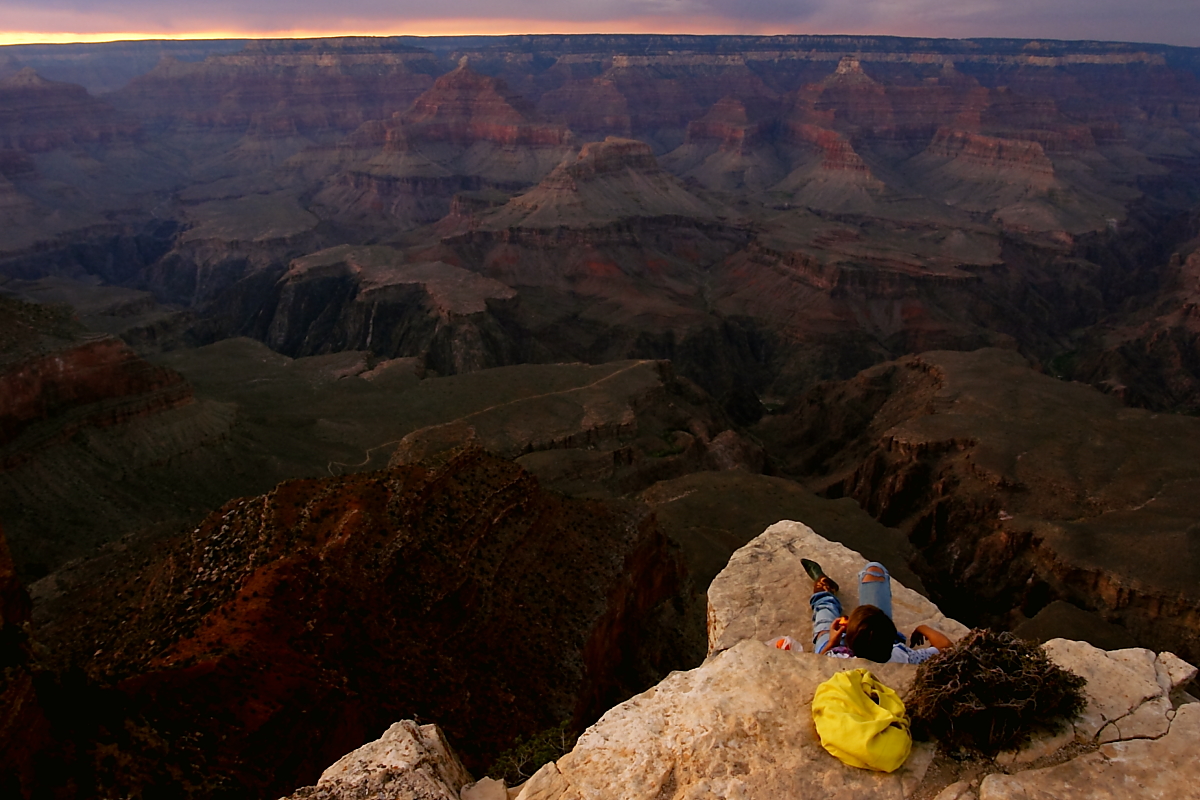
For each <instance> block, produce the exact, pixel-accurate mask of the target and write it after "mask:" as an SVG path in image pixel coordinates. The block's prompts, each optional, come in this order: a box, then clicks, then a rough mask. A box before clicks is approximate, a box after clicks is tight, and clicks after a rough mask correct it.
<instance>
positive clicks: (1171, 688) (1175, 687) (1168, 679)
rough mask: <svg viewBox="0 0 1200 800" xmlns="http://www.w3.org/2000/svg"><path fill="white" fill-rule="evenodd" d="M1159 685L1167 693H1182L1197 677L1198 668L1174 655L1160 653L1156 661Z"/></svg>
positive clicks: (1155, 666)
mask: <svg viewBox="0 0 1200 800" xmlns="http://www.w3.org/2000/svg"><path fill="white" fill-rule="evenodd" d="M1154 670H1155V675H1156V676H1157V677H1158V685H1159V686H1161V687H1163V691H1165V692H1167V693H1177V692H1181V691H1182V690H1183V689H1184V687H1186V686H1187V685H1188V684H1189V683H1191V682H1192V681H1193V680H1194V679H1195V677H1196V672H1197V670H1196V668H1195V667H1193V666H1192V665H1191V664H1189V663H1187V662H1186V661H1184V660H1183V659H1182V658H1180V657H1179V656H1177V655H1175V654H1174V653H1165V652H1164V653H1159V654H1158V656H1156V657H1155V659H1154Z"/></svg>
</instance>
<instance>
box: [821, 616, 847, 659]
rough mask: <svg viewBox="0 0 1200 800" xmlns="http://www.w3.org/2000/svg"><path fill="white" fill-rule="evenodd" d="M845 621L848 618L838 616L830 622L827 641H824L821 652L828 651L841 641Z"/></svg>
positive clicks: (844, 629)
mask: <svg viewBox="0 0 1200 800" xmlns="http://www.w3.org/2000/svg"><path fill="white" fill-rule="evenodd" d="M847 621H848V620H847V619H846V618H845V617H838V618H837V619H835V620H834V621H833V622H832V623H831V624H830V626H829V641H828V642H826V643H825V646H824V647H822V648H821V653H828V652H829V651H830V650H832V649H833V648H835V647H837V646H838V643H839V642H841V641H842V634H843V633H845V632H846V622H847Z"/></svg>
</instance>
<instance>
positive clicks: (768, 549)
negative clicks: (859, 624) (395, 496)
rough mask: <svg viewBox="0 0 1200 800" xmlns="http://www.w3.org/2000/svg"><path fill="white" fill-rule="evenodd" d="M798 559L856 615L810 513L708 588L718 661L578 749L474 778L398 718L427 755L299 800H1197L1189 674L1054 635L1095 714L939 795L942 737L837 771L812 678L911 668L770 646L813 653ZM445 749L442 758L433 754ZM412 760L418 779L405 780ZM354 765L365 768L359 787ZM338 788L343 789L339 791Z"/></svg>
mask: <svg viewBox="0 0 1200 800" xmlns="http://www.w3.org/2000/svg"><path fill="white" fill-rule="evenodd" d="M800 558H812V559H814V560H816V561H818V562H820V563H821V565H822V566H823V567H824V568H825V570H826V572H827V573H828V574H830V575H831V577H833V578H834V579H835V580H837V581H838V582H839V583H840V584H841V587H842V588H841V592H840V593H839V594H840V595H841V597H842V598H843V600H845V601H846V605H847V607H848V608H852V607H853V606H854V605H855V603H856V602H857V598H856V596H855V595H856V592H855V584H856V576H857V574H858V572H859V570H860V569H861V568H862V566H863V565H864V564H865V563H866V560H865V559H864V558H863V557H862V556H860V555H859V554H857V553H855V552H853V551H851V550H848V549H846V548H845V547H843V546H841V545H839V544H835V543H832V542H829V541H827V540H825V539H823V538H822V537H820V536H818V535H817V534H815V533H813V531H812V530H811V529H809V528H808V527H806V526H804V525H801V524H799V523H794V522H784V523H779V524H777V525H773V526H771V527H770V528H768V529H767V531H766V532H764V533H763V534H762V535H761V536H759V537H758V538H756V539H754V540H753V541H751V542H750V543H749V544H747V545H746V546H745V547H743V548H742V549H741V550H739V551H738V552H737V553H735V554H734V556H733V557H732V558H731V559H730V562H729V566H728V567H727V568H726V569H725V570H724V571H723V572H722V573H721V574H720V575H719V576H718V577H717V579H716V580H715V581H714V582H713V584H712V588H710V590H709V604H710V608H709V634H710V639H709V641H710V648H711V650H712V652H713V655H711V656H710V657H709V658H708V659H707V660H706V661H705V663H704V664H702V665H701V666H699V667H697V668H696V669H693V670H689V671H687V672H674V673H672V674H671V675H669V676H668V677H667V678H666V679H664V680H663V681H662V682H660V683H659V684H658V685H657V686H655V687H653V688H651V689H649V690H647V691H645V692H643V693H642V694H640V695H637V696H636V697H633V698H631V699H629V700H627V701H626V702H624V703H622V704H620V705H618V706H616V707H615V708H612V709H610V710H609V711H608V713H606V714H605V715H604V716H603V717H601V718H600V720H599V721H598V722H596V724H595V725H593V726H592V727H590V728H589V729H588V730H587V731H586V732H585V733H584V734H583V736H582V737H580V739H579V741H578V743H577V744H576V745H575V748H574V749H573V750H572V751H571V752H570V753H567V754H566V755H565V756H563V757H562V758H560V759H559V760H558V761H557V762H555V763H550V764H547V765H545V766H544V767H542V768H541V769H540V770H539V771H538V772H537V773H536V774H535V775H534V776H533V777H532V778H531V779H530V780H529V781H527V782H526V783H525V784H523V785H522V786H520V787H516V788H510V789H506V787H504V786H503V785H502V784H498V783H496V782H488V781H486V780H485V781H480V782H479V784H473V785H472V784H468V783H467V781H468V780H469V778H467V777H466V775H465V772H462V767H461V765H460V764H459V763H458V760H457V758H455V757H454V756H453V753H452V752H450V751H449V748H448V747H445V746H444V742H443V741H442V740H441V737H440V732H439V733H436V735H435V734H434V733H429V732H426V729H431V728H432V729H433V731H434V732H436V728H433V726H422V727H421V728H417V726H415V725H414V724H413V723H411V722H405V723H398V724H397V725H394V726H392V728H391V729H390V730H389V731H388V734H387V735H385V737H384V739H383V740H380V741H381V742H383V741H385V740H388V738H389V737H392V738H393V740H395V739H396V738H397V736H394V735H393V734H394V732H396V734H397V735H398V734H399V733H401V732H402V733H403V734H404V735H405V736H407V737H409V739H412V740H413V741H414V742H416V741H418V740H419V741H420V742H421V745H420V747H419V748H418V747H417V745H416V744H395V743H393V744H391V745H388V746H384V747H378V745H379V743H378V742H377V743H372V744H370V745H367V746H365V747H364V748H362V749H361V750H359V751H356V753H352V754H350V755H349V756H346V757H345V758H343V759H342V760H341V761H339V762H338V764H335V765H334V767H331V768H330V770H327V771H326V773H325V775H323V776H322V778H321V783H319V784H318V785H317V786H316V787H310V789H305V790H301V791H300V792H297V793H296V794H295V795H293V797H294V798H296V800H299V798H306V800H308V799H311V798H321V800H334V799H335V798H337V799H338V800H342V798H345V800H351V799H353V800H359V798H366V797H372V798H379V800H398V799H399V798H403V799H404V800H414V799H415V798H422V799H424V798H428V800H452V799H453V798H455V797H456V795H454V794H453V791H455V790H456V789H457V790H458V791H459V795H457V798H458V800H505V798H507V799H508V800H605V799H607V798H612V800H699V798H712V797H723V798H742V799H743V800H754V799H756V798H761V800H775V798H782V797H787V798H795V799H796V800H807V799H808V798H811V799H812V800H851V799H852V798H853V800H884V799H885V798H886V800H906V799H907V798H914V797H932V796H934V795H937V796H938V800H1029V799H1030V798H1038V799H1039V800H1075V798H1079V797H1089V798H1093V797H1094V798H1101V800H1108V798H1112V800H1116V798H1122V800H1124V799H1126V798H1128V799H1130V800H1142V799H1143V798H1144V799H1145V800H1150V798H1168V797H1169V798H1191V797H1197V798H1200V794H1198V793H1197V791H1198V790H1197V788H1196V787H1198V786H1200V760H1197V759H1195V758H1194V753H1193V752H1192V751H1193V750H1194V749H1195V745H1196V743H1197V742H1200V704H1197V703H1195V701H1194V698H1192V697H1191V696H1190V695H1187V694H1186V693H1185V689H1186V688H1187V685H1188V684H1189V683H1190V682H1191V681H1192V679H1193V678H1194V677H1195V676H1196V669H1195V668H1194V667H1192V666H1191V665H1189V664H1187V663H1185V662H1183V661H1182V660H1180V659H1179V658H1177V657H1175V656H1174V655H1172V654H1170V653H1159V654H1155V653H1152V652H1150V651H1149V650H1142V649H1137V648H1134V649H1128V650H1117V651H1112V652H1106V651H1103V650H1099V649H1097V648H1095V647H1092V646H1091V645H1088V644H1084V643H1081V642H1073V641H1068V640H1063V639H1058V640H1054V641H1053V642H1050V643H1048V644H1047V645H1046V649H1047V651H1048V652H1049V653H1050V655H1051V657H1052V658H1053V659H1054V660H1055V661H1056V662H1057V663H1058V664H1060V665H1061V666H1063V667H1066V668H1068V669H1071V670H1072V671H1074V672H1076V673H1077V674H1080V675H1083V676H1084V677H1085V678H1087V679H1088V685H1087V687H1086V693H1087V707H1086V709H1085V711H1084V713H1083V714H1082V715H1081V716H1080V717H1079V718H1078V719H1077V720H1075V723H1074V725H1073V726H1070V727H1068V729H1067V730H1065V731H1064V732H1062V733H1060V734H1057V735H1047V736H1044V737H1041V738H1039V739H1037V740H1035V741H1034V742H1031V743H1030V744H1029V745H1028V746H1026V747H1024V748H1022V749H1021V750H1020V751H1017V752H1012V753H1004V754H1001V756H1000V757H999V758H998V759H997V760H996V763H995V766H994V768H993V769H991V770H986V769H985V770H984V772H983V774H982V775H981V776H978V777H976V778H975V779H974V780H973V781H970V782H968V781H963V782H959V783H954V784H952V785H950V786H946V787H943V786H941V785H940V784H939V783H935V781H942V782H944V781H945V780H946V777H945V773H944V772H941V771H938V770H932V771H931V770H930V769H929V767H930V764H931V763H932V762H933V761H934V758H935V748H934V747H933V745H931V744H925V743H918V744H917V745H916V746H915V747H914V749H913V753H912V755H911V756H910V757H909V760H908V762H907V763H906V764H905V766H904V767H903V768H902V769H900V770H899V771H897V772H896V773H893V774H891V775H884V774H881V773H875V772H869V771H867V770H860V769H854V768H851V767H847V766H845V765H843V764H842V763H841V762H840V761H838V760H837V759H835V758H834V757H833V756H831V755H829V754H828V753H826V752H825V750H824V749H823V748H822V747H821V746H820V743H819V741H818V739H817V734H816V729H815V727H814V725H813V722H812V713H811V703H812V697H813V693H814V692H815V690H816V687H817V685H818V684H820V683H821V682H822V681H824V680H826V679H827V678H828V677H829V676H831V675H833V674H834V673H835V672H837V671H839V670H843V669H850V668H854V667H858V666H867V667H869V668H870V669H872V671H874V672H875V674H876V675H878V676H879V677H880V678H881V679H882V680H883V681H884V682H885V683H887V684H888V685H890V686H892V687H893V688H895V689H896V690H897V691H899V692H900V693H901V694H902V695H903V694H904V693H905V691H906V690H907V689H908V688H909V686H910V685H911V683H912V680H913V678H914V677H915V673H916V668H915V667H912V666H910V665H907V664H873V663H870V662H863V661H859V660H855V659H851V660H840V659H830V658H826V657H823V656H817V655H815V654H813V653H812V652H794V651H783V650H777V649H775V648H773V647H770V646H768V645H766V644H763V640H765V639H768V638H771V637H773V636H776V635H782V634H791V635H792V636H794V637H795V638H796V639H799V640H801V641H803V642H805V643H806V649H810V646H809V645H808V642H811V631H810V629H809V612H808V597H809V594H810V593H811V587H812V581H811V580H810V579H809V578H808V576H807V575H806V574H805V573H804V570H803V568H802V567H801V566H800ZM893 595H894V598H895V601H896V608H895V612H896V618H897V620H896V621H897V624H898V625H899V627H900V628H901V629H902V630H911V628H912V627H913V626H915V625H917V624H919V623H922V622H924V623H926V624H929V625H933V626H935V627H938V628H939V629H941V630H943V631H945V632H946V633H947V634H948V635H950V636H951V638H957V637H959V636H961V635H962V634H963V633H965V628H963V626H961V625H960V624H958V623H957V622H955V621H954V620H950V619H947V618H946V617H944V616H943V615H942V614H941V613H940V612H939V611H938V610H937V608H936V607H935V606H933V604H932V603H930V602H929V601H928V600H926V599H925V598H923V597H921V596H919V595H917V594H916V593H915V592H912V591H910V590H908V589H907V588H905V587H903V586H900V585H898V584H894V585H893ZM398 729H402V731H398ZM418 734H419V735H418ZM372 748H374V750H372ZM1079 753H1082V755H1078V754H1079ZM358 754H362V755H358ZM438 759H446V760H447V763H446V764H445V765H442V766H437V765H435V764H433V762H434V761H437V760H438ZM339 765H342V766H341V767H339ZM354 765H357V766H354ZM404 765H408V766H407V767H405V766H404ZM405 769H409V770H410V771H412V772H414V773H417V774H416V775H415V777H413V778H411V779H403V777H402V775H401V774H400V773H403V772H404V770H405ZM354 770H358V771H360V772H361V773H362V774H363V775H364V776H365V778H363V779H361V780H360V779H358V778H354V779H352V778H351V776H350V774H349V773H350V772H353V771H354ZM989 772H990V773H991V774H987V773H989ZM939 776H940V777H939ZM435 777H436V778H437V779H438V780H440V781H441V783H440V784H439V783H437V781H435V780H434V778H435ZM342 786H344V787H346V788H345V791H346V793H335V792H334V791H333V790H334V789H335V788H337V789H338V790H339V791H341V789H340V787H342ZM443 787H444V788H443ZM368 790H369V793H368ZM314 791H316V792H320V793H313V792H314ZM304 792H309V793H308V794H304ZM939 792H940V793H939Z"/></svg>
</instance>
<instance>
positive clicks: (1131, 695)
mask: <svg viewBox="0 0 1200 800" xmlns="http://www.w3.org/2000/svg"><path fill="white" fill-rule="evenodd" d="M1044 647H1045V649H1046V652H1047V653H1048V654H1049V655H1050V658H1051V659H1053V660H1054V662H1055V663H1056V664H1058V665H1059V666H1060V667H1062V668H1063V669H1067V670H1070V671H1071V672H1074V673H1075V674H1076V675H1080V676H1082V677H1083V678H1085V679H1087V685H1086V686H1085V687H1084V692H1085V694H1086V695H1087V707H1086V708H1085V709H1084V711H1083V714H1082V715H1081V716H1080V717H1079V718H1078V719H1077V720H1075V738H1076V739H1077V740H1079V741H1081V742H1084V743H1091V742H1093V741H1096V740H1097V739H1098V740H1099V741H1100V742H1109V741H1118V740H1121V739H1135V738H1156V737H1159V736H1162V735H1163V734H1165V733H1166V732H1167V729H1168V728H1169V727H1170V724H1171V721H1170V719H1169V716H1168V715H1169V714H1170V713H1171V712H1172V710H1173V709H1172V706H1171V702H1170V700H1169V699H1168V697H1167V692H1165V691H1164V690H1163V687H1162V686H1160V685H1159V683H1158V674H1157V671H1156V668H1155V663H1156V658H1155V655H1154V653H1152V652H1150V651H1149V650H1143V649H1141V648H1131V649H1128V650H1113V651H1111V652H1106V651H1104V650H1100V649H1099V648H1096V647H1093V646H1092V645H1090V644H1088V643H1087V642H1075V641H1071V640H1069V639H1053V640H1051V641H1049V642H1046V644H1045V645H1044Z"/></svg>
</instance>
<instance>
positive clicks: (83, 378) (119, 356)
mask: <svg viewBox="0 0 1200 800" xmlns="http://www.w3.org/2000/svg"><path fill="white" fill-rule="evenodd" d="M0 398H2V399H0V448H2V449H0V453H4V456H3V460H2V461H0V464H2V465H3V466H4V467H9V468H11V467H12V466H15V465H16V464H18V463H20V461H21V459H22V458H24V457H28V455H29V451H30V448H35V447H37V446H41V445H44V444H45V443H47V442H53V441H59V440H62V439H67V438H70V437H71V436H72V435H74V434H75V433H76V432H77V431H78V430H79V429H80V428H81V427H84V426H95V427H101V426H107V425H116V424H120V423H122V422H125V421H128V420H129V419H131V418H134V417H139V416H146V415H149V414H154V413H156V412H158V411H162V410H165V409H169V408H175V407H178V406H180V405H182V404H185V403H188V402H190V401H191V399H192V389H191V387H190V386H188V385H187V383H186V382H185V381H184V380H183V376H181V375H179V374H178V373H177V372H174V371H173V370H169V369H164V368H162V367H156V366H153V365H151V364H149V363H148V362H146V361H144V360H143V359H141V358H139V357H138V356H137V355H136V354H134V352H133V351H132V350H130V349H129V347H128V346H127V345H126V344H125V343H124V342H122V341H121V340H119V339H109V338H101V339H98V340H94V341H91V342H84V343H80V344H77V345H75V346H73V347H69V348H64V349H62V350H59V351H57V352H53V353H49V354H46V355H40V356H35V357H32V358H28V359H25V360H22V361H17V362H16V363H9V364H6V365H4V366H3V367H2V368H0ZM22 437H25V439H28V440H29V441H21V439H22Z"/></svg>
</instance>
